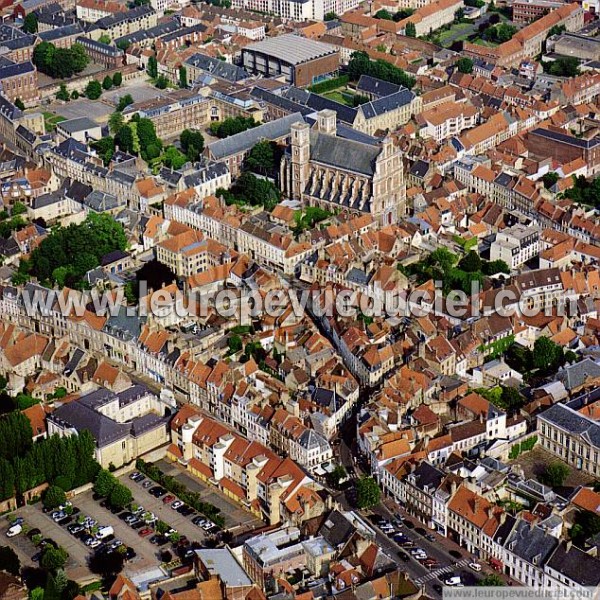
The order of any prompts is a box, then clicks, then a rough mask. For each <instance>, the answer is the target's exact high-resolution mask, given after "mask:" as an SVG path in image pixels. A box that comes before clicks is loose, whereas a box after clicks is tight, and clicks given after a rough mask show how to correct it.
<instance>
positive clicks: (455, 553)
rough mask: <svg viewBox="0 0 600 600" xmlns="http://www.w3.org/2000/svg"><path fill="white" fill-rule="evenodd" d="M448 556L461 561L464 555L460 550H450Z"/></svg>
mask: <svg viewBox="0 0 600 600" xmlns="http://www.w3.org/2000/svg"><path fill="white" fill-rule="evenodd" d="M448 554H450V556H452V557H453V558H456V559H457V560H460V559H461V558H462V554H461V553H460V552H459V551H458V550H450V552H449V553H448Z"/></svg>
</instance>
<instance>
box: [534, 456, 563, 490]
mask: <svg viewBox="0 0 600 600" xmlns="http://www.w3.org/2000/svg"><path fill="white" fill-rule="evenodd" d="M568 475H569V467H567V465H565V464H564V463H562V462H558V461H557V462H553V463H550V464H549V465H548V466H547V467H546V468H545V469H544V472H543V473H542V474H541V475H540V476H539V477H538V479H539V480H540V481H541V482H542V483H543V484H545V485H548V486H550V487H552V488H554V487H560V486H561V485H562V484H563V483H564V482H565V479H566V478H567V477H568Z"/></svg>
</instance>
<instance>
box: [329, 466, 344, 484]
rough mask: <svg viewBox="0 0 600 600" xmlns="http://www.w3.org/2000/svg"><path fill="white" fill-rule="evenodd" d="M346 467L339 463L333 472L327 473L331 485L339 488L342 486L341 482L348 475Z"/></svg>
mask: <svg viewBox="0 0 600 600" xmlns="http://www.w3.org/2000/svg"><path fill="white" fill-rule="evenodd" d="M347 475H348V474H347V473H346V469H344V467H343V466H342V465H337V466H336V467H335V469H333V471H331V473H328V474H327V481H328V483H329V485H330V486H332V487H334V488H337V487H339V486H340V482H341V481H343V480H344V479H345V478H346V477H347Z"/></svg>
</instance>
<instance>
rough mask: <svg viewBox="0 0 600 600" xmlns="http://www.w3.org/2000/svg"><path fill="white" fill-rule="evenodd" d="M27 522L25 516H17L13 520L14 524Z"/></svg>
mask: <svg viewBox="0 0 600 600" xmlns="http://www.w3.org/2000/svg"><path fill="white" fill-rule="evenodd" d="M23 523H25V519H24V518H23V517H16V518H14V519H13V520H12V524H13V525H23Z"/></svg>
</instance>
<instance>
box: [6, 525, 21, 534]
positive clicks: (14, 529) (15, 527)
mask: <svg viewBox="0 0 600 600" xmlns="http://www.w3.org/2000/svg"><path fill="white" fill-rule="evenodd" d="M21 531H23V526H22V525H13V526H12V527H10V528H9V529H8V531H7V532H6V537H15V535H19V534H20V533H21Z"/></svg>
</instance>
